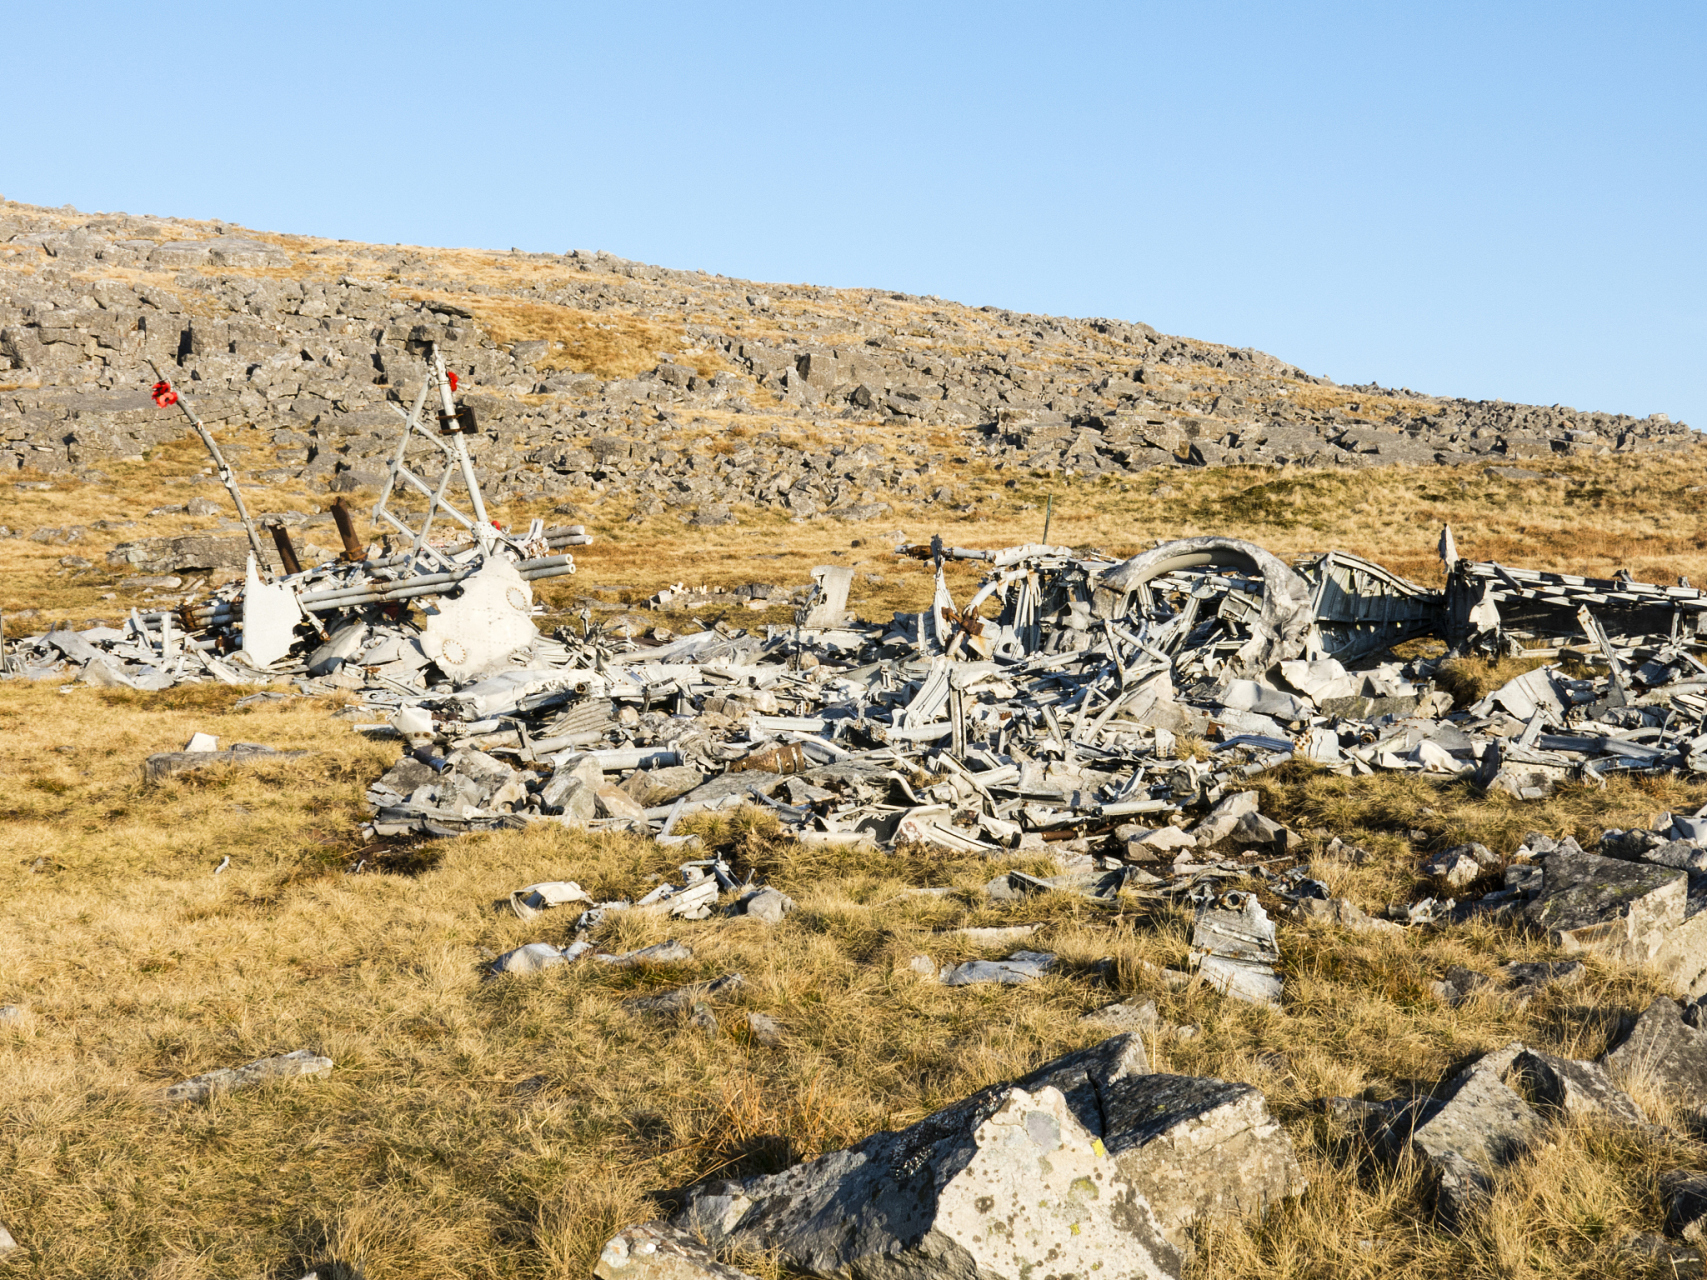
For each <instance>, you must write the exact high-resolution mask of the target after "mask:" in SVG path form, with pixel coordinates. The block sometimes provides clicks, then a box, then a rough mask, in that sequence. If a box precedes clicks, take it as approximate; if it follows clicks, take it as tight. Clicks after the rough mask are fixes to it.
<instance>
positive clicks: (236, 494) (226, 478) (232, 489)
mask: <svg viewBox="0 0 1707 1280" xmlns="http://www.w3.org/2000/svg"><path fill="white" fill-rule="evenodd" d="M148 367H149V368H150V369H152V370H154V378H155V380H156V381H157V382H164V383H165V384H166V385H167V386H168V387H171V386H172V380H171V379H170V378H168V377H167V376H166V375H165V374H164V373H162V372H161V371H160V366H159V365H158V364H156V363H155V362H154V358H153V357H152V356H150V357H149V359H148ZM173 390H174V391H177V388H175V387H173ZM178 408H180V409H182V410H183V411H184V416H185V417H186V418H188V419H189V420H190V425H191V426H192V427H194V428H195V429H196V434H197V435H199V436H200V437H201V438H202V444H204V445H206V446H207V451H208V456H209V457H211V458H212V459H213V464H214V466H216V467H218V468H219V478H220V479H221V480H222V481H223V482H224V483H225V491H226V492H227V493H229V494H230V495H231V501H232V502H234V503H236V504H237V518H238V519H239V520H241V521H242V522H243V532H245V533H247V534H248V535H249V546H250V547H251V548H253V550H254V552H255V564H256V567H257V568H258V569H259V570H260V572H261V573H263V574H265V575H266V576H267V577H268V578H269V579H270V578H271V577H272V576H273V575H272V573H271V572H270V571H269V570H268V568H267V553H266V552H265V551H264V550H263V549H262V547H261V535H260V534H259V533H257V532H256V531H255V522H254V521H253V520H251V519H250V518H249V508H248V507H246V506H244V505H243V494H242V492H241V491H240V490H239V489H238V488H237V477H236V476H234V475H233V474H232V473H231V468H230V466H228V465H227V464H226V461H225V455H224V454H223V453H221V452H220V451H219V446H218V445H217V444H215V443H214V442H213V435H212V433H211V432H209V431H208V429H207V428H206V427H204V426H202V420H201V419H200V418H198V417H196V414H195V410H193V409H191V408H190V402H189V401H188V400H186V399H184V396H183V393H182V392H178Z"/></svg>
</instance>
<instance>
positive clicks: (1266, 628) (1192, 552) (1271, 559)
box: [1097, 537, 1315, 676]
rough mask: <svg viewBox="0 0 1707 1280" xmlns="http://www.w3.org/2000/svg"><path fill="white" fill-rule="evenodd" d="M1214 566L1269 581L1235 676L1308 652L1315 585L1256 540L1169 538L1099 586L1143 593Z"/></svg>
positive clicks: (1119, 568)
mask: <svg viewBox="0 0 1707 1280" xmlns="http://www.w3.org/2000/svg"><path fill="white" fill-rule="evenodd" d="M1208 567H1215V568H1223V569H1239V570H1243V571H1244V572H1246V573H1251V574H1260V575H1261V576H1262V581H1263V599H1262V612H1261V614H1260V615H1259V616H1258V617H1257V618H1256V620H1255V621H1254V623H1253V625H1252V627H1251V638H1250V639H1249V640H1247V641H1246V642H1245V644H1244V645H1243V646H1242V647H1241V648H1240V649H1239V651H1238V653H1237V654H1236V655H1234V659H1233V661H1232V662H1231V663H1230V664H1229V672H1228V674H1229V675H1233V676H1242V675H1249V674H1254V673H1258V672H1262V671H1266V670H1267V669H1268V668H1269V667H1271V666H1273V665H1274V664H1275V663H1277V662H1284V661H1286V660H1287V659H1289V658H1295V657H1297V656H1298V654H1299V653H1300V652H1302V651H1303V648H1304V641H1305V638H1306V637H1307V636H1308V635H1309V632H1310V626H1311V624H1312V623H1313V622H1314V621H1315V609H1314V602H1313V599H1312V592H1311V590H1310V584H1309V583H1307V582H1305V581H1304V579H1303V578H1301V577H1299V576H1298V574H1296V573H1294V572H1293V571H1292V568H1291V567H1290V566H1289V565H1287V564H1286V562H1285V561H1283V560H1281V559H1280V558H1279V557H1278V556H1276V555H1274V554H1273V553H1271V552H1268V551H1264V550H1263V549H1262V548H1261V547H1259V546H1257V544H1256V543H1254V542H1245V541H1243V540H1241V539H1239V538H1216V537H1201V538H1181V539H1180V540H1179V541H1177V542H1165V543H1163V544H1162V545H1161V546H1159V547H1154V548H1152V549H1151V550H1149V551H1146V552H1144V553H1143V554H1142V555H1136V556H1133V557H1132V558H1131V559H1130V560H1127V561H1125V562H1123V563H1121V564H1117V565H1115V566H1114V568H1112V569H1110V570H1109V571H1108V572H1107V573H1104V574H1103V575H1102V576H1101V577H1100V578H1099V579H1098V582H1097V585H1098V586H1100V587H1103V588H1105V589H1107V590H1111V591H1138V590H1140V589H1141V588H1143V587H1144V586H1145V585H1146V584H1147V583H1149V582H1150V581H1151V580H1152V579H1154V578H1159V577H1161V576H1162V575H1163V574H1168V573H1175V572H1178V571H1179V570H1182V569H1202V568H1208Z"/></svg>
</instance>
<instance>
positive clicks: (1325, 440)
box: [0, 203, 1694, 523]
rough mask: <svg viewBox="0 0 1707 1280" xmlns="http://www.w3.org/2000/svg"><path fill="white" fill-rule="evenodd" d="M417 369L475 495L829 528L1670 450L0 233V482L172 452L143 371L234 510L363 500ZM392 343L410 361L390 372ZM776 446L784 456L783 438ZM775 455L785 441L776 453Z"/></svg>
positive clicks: (621, 298)
mask: <svg viewBox="0 0 1707 1280" xmlns="http://www.w3.org/2000/svg"><path fill="white" fill-rule="evenodd" d="M423 338H432V339H434V340H436V341H438V342H439V343H441V344H442V347H443V350H444V352H445V354H446V357H447V361H448V363H449V364H450V366H451V367H452V368H453V369H454V370H456V371H458V372H459V374H460V375H461V376H462V378H463V380H464V381H463V386H464V388H465V400H466V403H467V404H469V405H472V406H473V407H474V408H475V410H476V412H477V414H478V417H479V423H480V427H481V430H482V433H483V435H484V437H485V439H484V440H483V441H480V442H479V443H478V446H477V448H476V449H475V452H476V454H477V456H478V458H479V461H480V463H481V467H482V469H483V470H484V472H485V473H486V475H485V477H484V479H485V482H486V483H487V484H488V485H490V486H491V489H492V493H493V496H494V497H496V498H497V499H499V500H502V499H503V498H505V497H527V496H532V497H543V498H552V497H556V496H558V495H565V494H569V493H571V492H574V491H577V490H582V489H585V490H589V491H591V492H594V493H601V494H604V495H606V496H607V499H608V498H610V497H618V496H622V497H626V498H627V499H629V500H631V501H632V503H633V506H634V509H635V511H636V512H637V513H639V514H641V515H644V514H647V513H656V512H657V511H659V510H661V509H662V508H663V507H664V506H666V505H667V506H675V507H685V508H687V509H689V510H691V511H694V512H697V513H699V517H700V519H701V522H702V523H715V522H719V521H722V520H726V519H728V518H730V517H729V515H728V510H729V508H730V507H731V506H733V505H738V504H755V505H757V506H761V507H783V508H786V509H787V510H788V511H789V512H790V513H791V514H793V515H796V516H803V517H811V516H813V515H816V514H820V513H831V514H836V515H841V516H844V517H851V518H861V517H869V516H871V515H875V514H877V513H879V512H881V511H882V510H884V509H885V507H886V504H893V503H896V502H898V501H901V502H908V503H912V504H929V503H932V502H941V501H945V500H952V499H954V497H955V490H954V487H953V479H954V475H955V474H956V472H957V471H958V469H959V468H960V467H961V466H963V465H966V466H971V467H974V468H976V469H978V470H979V471H981V472H983V473H984V474H985V475H986V476H988V477H991V478H994V477H993V475H992V473H1001V472H1009V474H1010V475H1011V474H1026V473H1030V474H1035V473H1048V472H1062V473H1065V474H1067V475H1069V476H1071V475H1089V474H1099V473H1132V472H1138V471H1142V470H1145V469H1149V468H1154V467H1173V466H1182V465H1183V466H1204V465H1217V464H1237V463H1254V464H1273V465H1297V466H1310V467H1360V466H1370V465H1380V464H1384V463H1394V462H1399V463H1413V464H1416V463H1422V464H1429V463H1437V462H1438V463H1453V462H1467V461H1482V460H1486V461H1494V462H1512V461H1521V462H1523V463H1526V464H1528V465H1531V466H1533V465H1534V463H1533V461H1532V460H1535V459H1546V458H1551V457H1554V456H1556V455H1581V454H1601V453H1608V452H1611V451H1620V452H1624V451H1635V450H1651V449H1669V448H1680V447H1686V446H1687V445H1688V443H1690V442H1691V441H1692V440H1693V439H1694V434H1693V433H1692V432H1690V431H1689V430H1688V428H1686V427H1685V426H1684V425H1682V424H1680V423H1672V422H1670V421H1669V420H1667V419H1666V417H1665V416H1664V415H1658V414H1656V415H1654V416H1653V417H1650V418H1647V419H1640V420H1638V419H1633V418H1630V417H1627V416H1622V415H1615V414H1605V413H1589V412H1579V411H1577V410H1575V409H1570V408H1564V407H1560V406H1553V407H1536V406H1528V405H1516V404H1506V403H1503V402H1497V401H1496V402H1486V401H1466V400H1447V399H1438V398H1433V397H1429V396H1424V395H1419V394H1417V393H1414V392H1411V391H1409V390H1391V389H1385V388H1381V387H1376V386H1364V387H1340V386H1336V385H1334V384H1332V383H1330V382H1328V381H1327V380H1326V379H1323V378H1318V377H1312V376H1310V375H1309V374H1306V373H1304V372H1303V371H1301V370H1299V369H1297V368H1294V367H1293V366H1291V365H1289V364H1287V363H1285V362H1284V361H1281V360H1278V359H1276V358H1274V357H1272V356H1269V355H1265V354H1264V353H1262V352H1259V351H1253V350H1249V349H1239V348H1232V347H1224V346H1217V345H1215V344H1213V343H1207V342H1199V341H1196V340H1193V339H1187V338H1177V337H1169V336H1167V335H1165V334H1161V333H1158V332H1156V331H1155V330H1154V329H1152V328H1150V327H1149V326H1147V325H1143V324H1137V323H1128V322H1125V321H1118V320H1105V319H1089V320H1075V319H1066V318H1061V317H1051V316H1032V315H1022V314H1018V313H1014V312H1009V311H1003V310H999V309H996V308H993V307H984V308H972V307H965V306H961V305H958V304H955V303H949V302H944V301H942V300H940V299H937V298H934V297H915V296H911V295H907V294H901V293H889V292H883V291H877V290H867V289H840V290H838V289H823V288H816V287H813V286H809V285H774V284H773V285H755V284H752V283H750V282H746V281H740V280H732V279H728V278H725V277H723V276H715V275H707V274H705V273H703V272H697V271H677V270H670V269H666V268H662V267H652V266H646V265H643V264H641V263H636V262H629V261H625V260H623V259H620V258H614V257H611V256H609V255H607V254H602V253H586V252H576V253H569V254H566V255H562V256H557V255H551V254H527V253H521V252H518V251H511V252H509V253H495V252H486V251H469V250H434V249H417V248H410V247H404V246H395V247H392V246H384V245H366V244H356V243H351V242H347V241H325V240H316V239H311V238H304V237H296V236H284V235H274V234H267V233H260V232H251V231H247V230H243V229H240V228H237V227H234V226H230V225H225V224H219V223H197V222H188V221H182V220H168V219H154V218H141V217H131V216H127V215H122V214H100V215H87V214H81V213H77V212H75V211H73V210H70V209H43V208H35V207H32V206H27V205H20V204H13V203H7V204H4V205H0V361H3V362H4V363H5V364H6V365H7V366H9V369H10V372H9V373H6V374H4V375H0V376H3V377H4V378H5V381H4V382H3V383H0V387H3V388H4V395H3V397H0V467H3V468H4V469H6V470H19V469H22V470H25V471H29V472H38V473H54V472H75V473H79V474H84V475H87V474H88V473H89V471H90V470H91V469H96V470H98V469H99V468H100V467H101V466H102V464H103V463H105V462H109V461H110V460H115V459H130V460H136V459H138V458H140V457H142V456H143V455H146V454H147V453H148V451H149V450H150V449H151V448H152V447H154V446H157V445H159V444H161V443H163V442H164V441H165V440H166V439H168V438H172V437H176V436H178V435H180V434H181V433H182V431H183V424H182V420H181V419H180V418H179V416H178V415H177V412H176V410H165V409H160V408H157V407H156V406H154V405H153V404H152V403H151V401H150V400H149V398H148V396H147V395H146V387H147V385H148V383H149V382H150V381H151V377H150V375H149V374H148V372H147V367H146V364H145V362H144V357H145V356H152V357H154V358H155V359H157V360H159V361H161V362H162V364H163V365H169V366H173V367H174V369H175V377H176V378H177V379H178V380H179V381H180V382H181V383H182V384H183V385H184V386H185V389H186V390H187V391H189V392H190V393H192V396H193V399H194V402H195V404H196V406H197V408H198V409H199V411H200V412H201V413H202V415H203V416H204V418H206V419H207V420H208V421H209V422H210V423H212V424H214V425H216V426H218V425H220V424H223V425H225V426H227V427H253V428H256V429H258V432H257V433H256V434H250V433H248V432H243V433H241V434H239V435H235V436H232V437H231V438H232V439H233V440H234V441H235V442H236V443H235V447H234V453H235V454H236V462H237V465H238V467H239V470H240V472H241V473H242V474H243V475H244V478H245V479H246V480H248V481H249V482H252V483H261V484H282V483H286V482H291V481H298V482H300V483H301V484H302V485H304V486H306V487H308V488H309V489H311V490H321V491H324V490H325V489H327V488H330V489H333V490H343V491H351V490H359V489H361V488H363V487H364V486H371V485H373V484H374V483H375V482H376V481H378V480H380V479H381V478H382V475H383V466H384V460H385V458H386V456H387V454H388V451H389V450H390V449H391V448H392V447H393V444H394V441H395V439H396V431H397V425H398V419H397V416H396V414H395V413H394V412H393V411H392V410H391V409H390V408H388V407H387V406H386V403H385V402H386V401H387V400H392V401H397V400H403V401H405V402H407V401H409V400H411V399H412V398H413V395H414V392H415V388H416V387H417V385H418V383H419V378H420V371H421V363H420V360H419V356H418V352H419V350H420V348H419V340H421V339H423ZM412 343H413V344H414V345H412ZM802 430H807V431H809V432H810V436H809V437H807V438H802V437H801V436H800V434H799V433H800V432H801V431H802ZM790 437H793V438H790Z"/></svg>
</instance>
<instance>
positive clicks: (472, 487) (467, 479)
mask: <svg viewBox="0 0 1707 1280" xmlns="http://www.w3.org/2000/svg"><path fill="white" fill-rule="evenodd" d="M431 345H432V350H433V377H434V378H435V379H436V380H437V381H438V384H439V401H440V403H441V404H443V405H444V413H445V416H444V419H443V421H447V422H448V421H450V420H451V419H453V418H455V416H456V403H455V402H454V401H453V400H452V399H451V398H450V379H449V378H447V377H446V376H445V358H444V356H442V355H440V354H439V344H438V343H436V342H435V343H432V344H431ZM450 443H451V452H452V453H453V454H454V455H455V456H456V462H457V465H458V466H459V467H461V468H462V482H463V483H464V484H465V485H467V486H468V496H469V498H470V499H471V500H472V501H473V504H474V519H475V522H476V523H475V526H474V536H475V537H476V538H478V539H479V540H480V546H481V548H482V549H484V548H486V547H487V546H489V545H490V544H491V541H492V522H491V520H489V519H487V517H486V500H485V499H484V498H482V497H481V496H480V482H479V481H478V480H476V479H475V478H474V463H473V462H472V461H471V460H470V459H469V457H468V450H467V449H465V448H464V447H463V444H462V432H461V430H460V429H459V430H458V431H457V433H456V438H455V439H454V440H452V441H451V442H450Z"/></svg>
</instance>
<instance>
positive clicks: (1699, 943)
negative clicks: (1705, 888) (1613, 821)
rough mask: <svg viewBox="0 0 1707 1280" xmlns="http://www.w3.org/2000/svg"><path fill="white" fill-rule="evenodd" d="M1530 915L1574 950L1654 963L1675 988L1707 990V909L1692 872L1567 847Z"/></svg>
mask: <svg viewBox="0 0 1707 1280" xmlns="http://www.w3.org/2000/svg"><path fill="white" fill-rule="evenodd" d="M1523 916H1524V918H1525V919H1526V920H1527V921H1528V922H1529V923H1530V924H1531V925H1532V926H1534V927H1535V928H1538V929H1543V930H1545V931H1546V933H1547V936H1548V939H1549V940H1550V941H1551V942H1552V943H1553V944H1554V945H1555V946H1557V947H1559V948H1560V949H1562V950H1563V951H1565V952H1567V953H1571V952H1582V951H1589V952H1595V953H1598V954H1600V955H1606V956H1611V957H1613V958H1615V959H1619V960H1623V961H1625V962H1627V963H1630V964H1641V965H1652V966H1653V967H1655V968H1656V969H1658V970H1659V971H1660V972H1661V973H1663V974H1664V975H1665V976H1666V978H1667V980H1668V982H1669V983H1670V984H1671V987H1672V990H1673V991H1674V993H1676V994H1678V995H1685V996H1699V995H1702V994H1704V993H1707V910H1700V909H1698V908H1697V906H1696V905H1695V904H1694V903H1693V902H1692V901H1691V897H1690V876H1689V873H1687V872H1684V871H1678V870H1674V869H1672V868H1670V867H1658V866H1654V865H1652V864H1651V863H1645V862H1624V861H1621V860H1619V859H1617V858H1602V857H1599V856H1597V855H1595V854H1592V853H1579V852H1574V851H1568V850H1564V849H1561V850H1558V851H1556V852H1553V853H1550V854H1548V855H1547V857H1546V860H1545V862H1544V863H1543V871H1542V883H1541V889H1540V892H1539V893H1538V894H1537V895H1536V897H1535V898H1534V899H1533V900H1532V901H1531V902H1529V903H1527V904H1526V905H1525V906H1524V908H1523Z"/></svg>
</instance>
